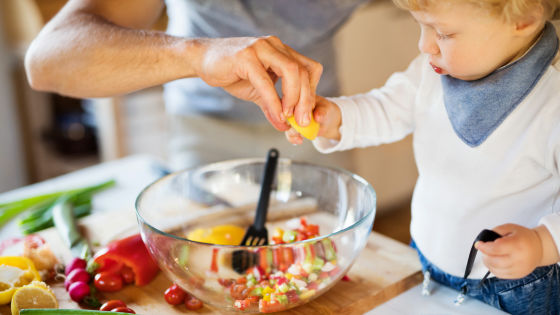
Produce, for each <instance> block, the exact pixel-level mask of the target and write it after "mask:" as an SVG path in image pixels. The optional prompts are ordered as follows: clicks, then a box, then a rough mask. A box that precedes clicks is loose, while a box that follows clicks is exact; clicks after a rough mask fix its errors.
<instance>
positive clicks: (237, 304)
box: [233, 299, 251, 311]
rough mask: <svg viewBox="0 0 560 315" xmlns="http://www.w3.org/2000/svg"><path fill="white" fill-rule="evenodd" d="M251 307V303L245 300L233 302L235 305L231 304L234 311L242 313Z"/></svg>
mask: <svg viewBox="0 0 560 315" xmlns="http://www.w3.org/2000/svg"><path fill="white" fill-rule="evenodd" d="M250 306H251V301H249V300H247V299H245V300H235V303H233V307H235V308H236V309H238V310H240V311H244V310H246V309H248V308H249V307H250Z"/></svg>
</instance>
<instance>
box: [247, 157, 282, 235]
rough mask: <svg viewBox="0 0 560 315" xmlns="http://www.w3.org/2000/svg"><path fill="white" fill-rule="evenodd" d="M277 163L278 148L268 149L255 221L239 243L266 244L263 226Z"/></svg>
mask: <svg viewBox="0 0 560 315" xmlns="http://www.w3.org/2000/svg"><path fill="white" fill-rule="evenodd" d="M277 164H278V150H276V149H270V150H269V151H268V156H267V157H266V163H265V165H264V174H263V178H262V182H261V194H260V195H259V202H258V203H257V211H256V213H255V221H254V222H253V224H252V225H251V226H249V228H248V229H247V231H246V232H245V236H243V240H242V241H241V245H245V246H262V245H268V231H267V230H266V227H265V226H264V224H265V222H266V213H267V211H268V201H269V199H270V190H271V189H272V182H273V181H274V173H275V172H276V165H277Z"/></svg>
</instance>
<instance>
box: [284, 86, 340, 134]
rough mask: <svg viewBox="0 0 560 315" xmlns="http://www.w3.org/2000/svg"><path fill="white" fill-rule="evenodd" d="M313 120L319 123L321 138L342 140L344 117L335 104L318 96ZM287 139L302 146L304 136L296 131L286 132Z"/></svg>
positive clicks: (291, 129) (292, 129)
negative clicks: (341, 127)
mask: <svg viewBox="0 0 560 315" xmlns="http://www.w3.org/2000/svg"><path fill="white" fill-rule="evenodd" d="M313 118H315V121H317V123H319V126H320V127H319V134H318V136H319V137H324V138H328V139H333V140H340V132H339V130H338V129H339V128H340V124H341V123H342V117H341V114H340V109H339V108H338V106H337V105H336V104H334V103H333V102H331V101H329V100H327V99H325V98H323V97H320V96H317V103H316V105H315V109H314V110H313ZM285 134H286V138H287V139H288V141H290V142H291V143H293V144H302V143H303V138H302V136H301V135H300V134H299V133H298V132H297V131H296V130H295V129H294V128H290V130H288V131H286V132H285Z"/></svg>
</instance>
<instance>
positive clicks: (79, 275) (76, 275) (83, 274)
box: [64, 268, 91, 291]
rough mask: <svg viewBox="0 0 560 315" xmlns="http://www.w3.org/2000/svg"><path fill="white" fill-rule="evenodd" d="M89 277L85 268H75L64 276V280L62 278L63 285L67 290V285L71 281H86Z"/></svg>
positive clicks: (68, 285)
mask: <svg viewBox="0 0 560 315" xmlns="http://www.w3.org/2000/svg"><path fill="white" fill-rule="evenodd" d="M90 279H91V276H90V275H89V272H87V271H86V270H85V269H83V268H75V269H74V270H72V271H70V273H69V274H68V275H67V276H66V280H64V287H65V288H66V291H68V287H70V285H71V284H72V283H74V282H78V281H81V282H85V283H88V282H89V280H90Z"/></svg>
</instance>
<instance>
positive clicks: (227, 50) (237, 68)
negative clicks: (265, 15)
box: [195, 36, 323, 131]
mask: <svg viewBox="0 0 560 315" xmlns="http://www.w3.org/2000/svg"><path fill="white" fill-rule="evenodd" d="M200 44H201V46H202V47H203V48H202V51H203V53H202V58H201V60H200V61H199V62H197V66H196V67H195V71H196V73H197V75H198V76H200V78H202V79H203V80H204V81H205V82H206V83H208V84H209V85H212V86H219V87H222V88H224V89H225V90H226V91H227V92H229V93H230V94H232V95H234V96H236V97H238V98H241V99H243V100H247V101H251V102H254V103H256V104H257V105H258V106H259V107H260V108H261V109H262V111H263V113H264V114H265V116H266V118H267V119H268V120H269V121H270V122H271V123H272V125H273V126H274V127H275V128H276V129H278V130H280V131H285V130H288V129H289V126H288V125H287V124H286V122H285V119H286V117H290V116H292V115H295V118H296V120H297V121H298V124H300V125H302V126H306V125H308V124H309V122H310V119H311V115H312V110H313V107H314V105H315V92H316V88H317V84H318V83H319V78H320V77H321V73H322V71H323V68H322V66H321V64H319V63H317V62H316V61H314V60H312V59H309V58H307V57H305V56H303V55H301V54H299V53H298V52H296V51H295V50H293V49H292V48H290V47H289V46H287V45H285V44H283V43H282V42H281V41H280V39H278V38H277V37H274V36H267V37H259V38H254V37H240V38H220V39H203V40H200ZM279 78H280V79H281V80H282V98H281V99H280V98H279V96H278V94H277V93H276V90H275V88H274V83H275V82H276V80H277V79H279Z"/></svg>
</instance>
